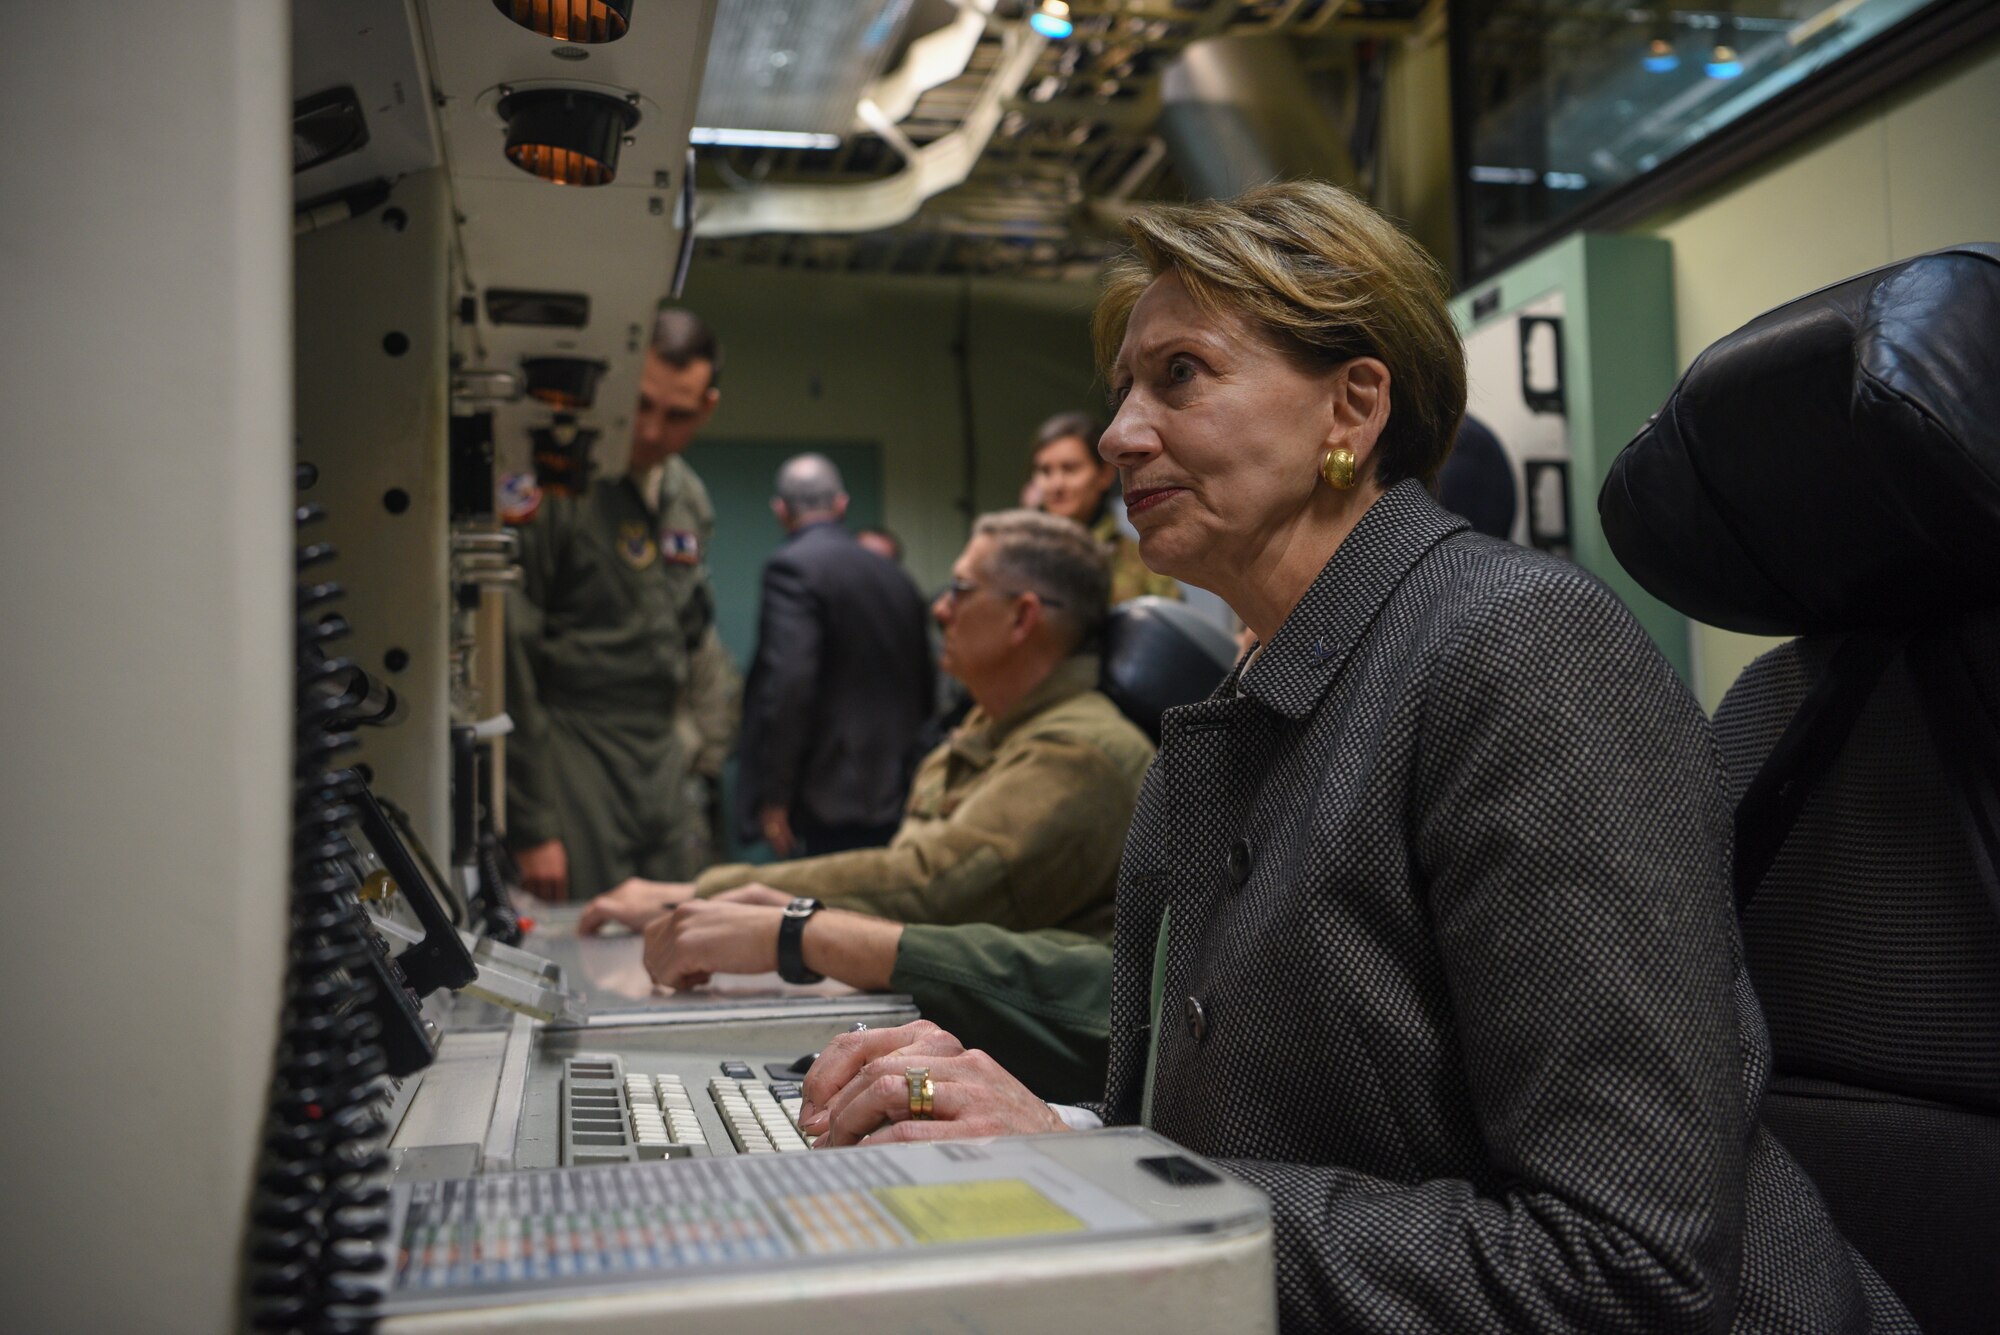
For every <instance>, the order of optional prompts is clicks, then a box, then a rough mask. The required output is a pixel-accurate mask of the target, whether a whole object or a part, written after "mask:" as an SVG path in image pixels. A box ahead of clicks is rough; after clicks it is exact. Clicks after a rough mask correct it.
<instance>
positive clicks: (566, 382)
mask: <svg viewBox="0 0 2000 1335" xmlns="http://www.w3.org/2000/svg"><path fill="white" fill-rule="evenodd" d="M608 369H609V368H608V367H606V366H605V364H604V363H603V362H599V361H592V360H590V359H589V358H587V357H527V358H524V359H522V362H521V373H522V375H524V376H526V377H527V381H528V395H529V397H530V398H536V399H540V400H541V401H542V402H543V403H546V404H550V405H552V406H554V407H557V408H588V407H589V406H590V405H591V403H592V402H593V401H594V400H595V399H596V398H597V380H598V377H599V376H602V375H603V374H604V373H605V371H606V370H608Z"/></svg>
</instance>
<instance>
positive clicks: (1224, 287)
mask: <svg viewBox="0 0 2000 1335" xmlns="http://www.w3.org/2000/svg"><path fill="white" fill-rule="evenodd" d="M1125 230H1126V231H1127V232H1128V233H1129V234H1130V235H1131V237H1132V241H1133V248H1132V249H1131V250H1130V251H1128V252H1127V253H1125V254H1124V255H1121V256H1119V257H1118V258H1117V259H1115V260H1113V261H1112V263H1111V266H1110V267H1109V268H1108V269H1107V270H1106V272H1105V279H1104V291H1103V295H1102V296H1100V297H1099V299H1098V303H1097V312H1096V314H1095V316H1094V317H1093V319H1092V321H1091V337H1092V340H1093V342H1094V344H1095V346H1096V352H1097V365H1098V370H1099V373H1100V374H1102V375H1104V376H1105V377H1106V379H1109V377H1110V373H1111V367H1112V363H1113V362H1115V361H1116V360H1117V357H1118V348H1119V345H1120V344H1122V343H1123V342H1124V341H1125V326H1126V325H1127V324H1128V323H1129V322H1130V320H1131V318H1132V308H1133V307H1134V306H1135V305H1137V304H1138V301H1139V296H1140V294H1141V293H1143V292H1144V291H1145V290H1146V288H1147V287H1148V286H1149V285H1150V284H1151V283H1152V281H1153V280H1154V279H1155V278H1158V277H1159V276H1160V275H1162V274H1164V273H1167V272H1168V271H1170V270H1171V271H1172V272H1174V273H1176V274H1178V275H1180V279H1181V281H1182V282H1183V283H1185V284H1186V285H1187V289H1188V294H1189V295H1190V296H1192V297H1193V298H1194V300H1195V301H1196V302H1197V303H1198V304H1199V305H1200V306H1201V307H1202V308H1203V309H1204V310H1208V311H1225V310H1226V311H1231V312H1234V313H1236V314H1238V315H1241V316H1243V317H1245V318H1247V319H1248V320H1250V321H1251V322H1252V323H1253V324H1255V325H1257V326H1259V327H1260V328H1262V329H1263V330H1264V331H1265V332H1266V333H1268V334H1269V335H1270V336H1271V338H1272V340H1273V341H1274V342H1275V343H1276V344H1277V345H1278V346H1279V347H1280V348H1282V349H1284V351H1285V352H1286V353H1287V354H1288V355H1290V356H1292V357H1293V358H1294V360H1296V361H1298V362H1299V363H1300V364H1302V365H1304V366H1307V367H1309V368H1331V367H1334V366H1338V365H1339V364H1340V363H1342V362H1345V361H1348V360H1350V359H1352V358H1355V357H1375V358H1378V359H1379V360H1381V362H1382V363H1383V364H1384V365H1386V366H1387V367H1388V368H1389V383H1390V391H1389V395H1390V413H1389V424H1388V425H1387V426H1386V427H1384V428H1383V431H1382V435H1381V438H1380V439H1379V440H1378V441H1377V442H1376V446H1375V477H1376V479H1377V481H1379V482H1380V483H1381V484H1382V485H1383V486H1388V485H1390V484H1392V483H1395V482H1399V481H1401V480H1402V479H1403V478H1406V477H1414V478H1418V479H1420V480H1422V481H1423V483H1424V484H1425V485H1426V486H1428V485H1430V484H1431V483H1432V482H1433V481H1434V480H1435V479H1436V477H1437V470H1438V467H1439V466H1440V465H1441V464H1443V463H1444V459H1445V456H1446V455H1447V454H1449V453H1450V452H1451V443H1452V440H1453V439H1454V438H1455V437H1456V436H1457V434H1458V423H1459V419H1460V418H1461V417H1463V416H1464V415H1465V347H1464V345H1463V344H1462V343H1461V342H1460V341H1459V337H1458V329H1457V326H1456V325H1454V324H1453V323H1452V319H1451V312H1450V310H1449V309H1448V308H1447V307H1446V304H1445V303H1446V300H1447V298H1448V296H1449V294H1450V285H1449V283H1448V282H1447V280H1446V278H1445V274H1444V270H1443V269H1442V268H1440V267H1439V265H1438V263H1437V261H1436V260H1434V259H1432V258H1431V257H1430V255H1429V254H1428V253H1426V252H1425V251H1424V249H1423V248H1422V247H1421V246H1419V245H1417V243H1416V242H1414V241H1412V240H1410V238H1409V237H1407V236H1405V235H1404V234H1403V233H1402V232H1401V231H1399V230H1398V229H1397V228H1396V226H1395V225H1394V224H1393V223H1391V222H1390V221H1389V220H1388V219H1387V218H1384V217H1383V216H1382V215H1381V214H1379V213H1377V212H1376V211H1375V210H1374V209H1372V208H1370V207H1369V206H1368V205H1367V204H1365V203H1363V202H1362V201H1361V200H1359V199H1357V198H1355V197H1354V196H1353V195H1351V194H1349V193H1348V192H1347V191H1345V190H1342V189H1341V188H1340V187H1338V186H1334V185H1328V184H1326V183H1325V182H1323V181H1286V182H1281V183H1279V184H1276V185H1265V186H1258V187H1257V188H1256V189H1254V190H1250V191H1247V192H1245V193H1244V194H1242V195H1240V196H1238V197H1237V198H1235V199H1230V200H1208V201H1204V202H1202V203H1198V204H1166V205H1155V206H1151V207H1148V208H1144V209H1141V210H1139V211H1138V212H1137V213H1136V214H1134V215H1133V216H1132V217H1131V218H1130V219H1128V220H1127V221H1126V224H1125Z"/></svg>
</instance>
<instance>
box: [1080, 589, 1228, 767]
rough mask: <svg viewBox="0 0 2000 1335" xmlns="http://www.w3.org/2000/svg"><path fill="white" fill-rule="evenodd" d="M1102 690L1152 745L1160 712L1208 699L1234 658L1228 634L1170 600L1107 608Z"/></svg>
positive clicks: (1152, 599) (1157, 733) (1136, 600)
mask: <svg viewBox="0 0 2000 1335" xmlns="http://www.w3.org/2000/svg"><path fill="white" fill-rule="evenodd" d="M1103 662H1104V669H1103V673H1102V675H1101V677H1100V682H1101V685H1100V687H1099V689H1101V690H1102V691H1103V692H1104V693H1105V694H1106V695H1108V696H1110V697H1111V700H1112V703H1114V704H1116V705H1117V706H1118V708H1119V710H1120V712H1122V713H1123V714H1124V715H1125V717H1126V718H1128V719H1130V720H1132V723H1133V724H1134V725H1135V726H1136V727H1137V728H1138V729H1139V730H1140V731H1141V732H1143V733H1145V734H1146V735H1147V736H1148V737H1150V738H1152V739H1153V743H1154V745H1158V744H1159V740H1160V715H1162V714H1164V713H1166V712H1167V711H1168V710H1169V709H1172V708H1174V707H1175V706H1177V705H1191V704H1194V703H1195V702H1196V701H1198V700H1206V699H1207V698H1208V696H1209V693H1210V692H1211V691H1213V690H1214V689H1215V688H1216V687H1217V686H1219V685H1221V684H1222V679H1223V678H1224V677H1226V676H1227V675H1229V669H1230V667H1231V666H1233V665H1234V664H1235V662H1236V642H1235V641H1234V640H1233V639H1231V638H1230V636H1229V632H1227V631H1225V630H1223V629H1222V627H1220V626H1218V625H1216V624H1215V623H1214V622H1213V621H1210V620H1209V619H1208V618H1207V617H1205V616H1203V615H1202V614H1201V613H1199V612H1197V611H1195V610H1194V609H1193V608H1191V607H1189V606H1187V605H1186V604H1185V603H1177V602H1175V601H1174V600H1173V599H1171V598H1156V597H1153V596H1151V595H1147V596H1146V597H1143V598H1134V599H1131V600H1130V601H1129V602H1123V603H1120V604H1118V605H1117V606H1116V607H1114V608H1112V609H1111V616H1110V619H1109V620H1108V621H1107V622H1106V623H1105V627H1104V655H1103Z"/></svg>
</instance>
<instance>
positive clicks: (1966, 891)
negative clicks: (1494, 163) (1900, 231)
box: [1599, 246, 2000, 1335]
mask: <svg viewBox="0 0 2000 1335" xmlns="http://www.w3.org/2000/svg"><path fill="white" fill-rule="evenodd" d="M1599 509H1600V512H1601V513H1602V514H1603V516H1604V527H1605V532H1606V535H1607V537H1608V538H1609V539H1610V541H1611V544H1612V547H1613V550H1614V551H1615V552H1616V554H1617V555H1618V558H1619V560H1620V561H1621V562H1622V563H1623V564H1624V565H1625V566H1626V568H1627V569H1628V570H1630V571H1631V572H1632V573H1633V575H1634V576H1635V578H1637V579H1638V580H1639V581H1640V583H1641V584H1642V585H1644V586H1645V587H1646V588H1647V589H1648V590H1649V591H1650V592H1652V593H1653V594H1655V595H1656V596H1658V597H1660V598H1661V599H1663V600H1664V601H1666V602H1668V603H1669V604H1671V605H1673V606H1675V607H1677V608H1678V609H1679V610H1681V611H1683V612H1685V613H1687V614H1688V615H1689V616H1692V617H1695V618H1697V619H1698V620H1702V621H1706V622H1709V623H1711V624H1716V625H1722V626H1728V627H1732V628H1735V629H1742V630H1754V631H1759V632H1763V633H1767V634H1797V635H1803V636H1804V638H1801V639H1798V640H1795V641H1792V642H1791V643H1788V644H1785V645H1783V646H1781V647H1779V648H1777V649H1774V650H1772V651H1771V652H1769V653H1767V654H1765V655H1764V656H1763V657H1761V658H1759V659H1758V660H1757V661H1756V662H1755V663H1753V664H1752V665H1751V666H1750V667H1749V668H1747V669H1745V671H1744V672H1743V674H1742V675H1741V676H1740V677H1739V678H1738V679H1737V681H1736V683H1735V685H1734V686H1733V687H1732V688H1731V689H1730V691H1729V692H1728V694H1727V695H1726V696H1725V697H1724V699H1723V702H1722V704H1721V706H1720V707H1719V708H1718V710H1717V711H1716V717H1715V725H1716V731H1717V736H1718V740H1719V741H1720V744H1721V746H1722V750H1723V754H1724V759H1725V762H1726V764H1727V767H1728V772H1729V780H1730V783H1731V785H1732V789H1733V795H1734V796H1735V797H1736V799H1737V800H1738V802H1739V809H1738V840H1737V852H1738V858H1739V864H1740V865H1739V878H1740V884H1739V894H1740V895H1741V896H1744V897H1745V902H1744V905H1743V910H1742V918H1741V924H1742V932H1743V943H1744V952H1745V960H1746V963H1747V965H1748V968H1749V972H1750V975H1751V978H1752V980H1753V981H1754V983H1755V985H1756V988H1757V993H1758V996H1759V999H1760V1000H1761V1001H1762V1003H1763V1007H1764V1012H1765V1017H1766V1020H1767V1022H1768V1024H1769V1028H1770V1033H1771V1046H1772V1059H1773V1070H1772V1075H1771V1081H1770V1084H1769V1088H1768V1092H1767V1096H1766V1099H1765V1103H1764V1107H1763V1117H1764V1120H1765V1123H1766V1125H1767V1126H1768V1127H1769V1128H1770V1130H1771V1131H1772V1133H1773V1134H1774V1135H1776V1136H1777V1138H1778V1139H1779V1140H1780V1141H1781V1142H1782V1143H1783V1144H1784V1145H1785V1146H1786V1148H1787V1149H1788V1150H1790V1151H1791V1153H1792V1154H1793V1156H1794V1157H1795V1158H1796V1159H1797V1160H1798V1161H1799V1163H1800V1166H1801V1167H1803V1168H1804V1169H1805V1170H1806V1171H1807V1172H1808V1173H1809V1174H1810V1175H1811V1176H1812V1177H1813V1179H1814V1181H1815V1182H1816V1183H1817V1185H1818V1186H1819V1188H1820V1190H1821V1192H1822V1194H1823V1195H1824V1196H1825V1198H1826V1201H1827V1205H1828V1208H1829V1209H1830V1211H1831V1212H1832V1214H1833V1217H1834V1219H1835V1221H1836V1222H1837V1223H1838V1224H1839V1225H1840V1227H1841V1229H1842V1230H1843V1231H1844V1232H1845V1233H1846V1234H1847V1237H1848V1238H1849V1240H1850V1241H1851V1242H1853V1243H1854V1245H1855V1246H1856V1247H1857V1248H1858V1249H1859V1250H1860V1251H1861V1253H1862V1254H1863V1255H1864V1256H1866V1257H1867V1258H1868V1259H1869V1261H1870V1262H1871V1263H1873V1264H1874V1266H1875V1267H1876V1269H1877V1270H1878V1271H1879V1272H1880V1273H1881V1274H1882V1276H1883V1278H1884V1279H1886V1280H1887V1281H1888V1282H1889V1283H1890V1285H1891V1286H1892V1287H1894V1288H1895V1290H1896V1291H1897V1293H1898V1294H1899V1295H1900V1296H1901V1297H1902V1298H1903V1300H1904V1302H1905V1303H1906V1304H1908V1306H1909V1307H1910V1309H1911V1311H1912V1313H1913V1314H1914V1315H1915V1316H1916V1317H1917V1319H1918V1321H1919V1322H1920V1323H1921V1324H1922V1326H1923V1328H1924V1329H1925V1330H1926V1331H1929V1332H1931V1333H1932V1335H1953V1333H1954V1332H1972V1331H1987V1330H1991V1329H1993V1327H1994V1321H1995V1319H1996V1318H1995V1314H1996V1313H2000V893H1997V892H1996V883H1993V882H1992V880H1991V873H1990V869H1984V870H1983V869H1982V865H1981V864H1982V859H1984V860H1986V861H1988V862H1990V861H1991V860H1992V854H1993V849H1990V848H1989V842H1990V836H1988V837H1982V835H1981V833H1980V830H1981V827H1980V825H1979V822H1978V820H1977V819H1976V812H1977V811H1978V810H1979V803H1980V802H1981V801H1982V800H1984V801H1987V802H1988V803H1989V804H1990V802H1991V800H1992V798H1993V795H1994V793H1995V792H2000V789H1995V788H1994V786H1993V784H1992V783H1991V775H1992V774H1994V773H2000V754H1992V753H1993V752H1995V751H1996V750H2000V747H1996V745H1995V743H1994V741H1993V739H1995V738H2000V247H1993V246H1967V247H1957V248H1954V249H1953V250H1950V251H1946V252H1939V253H1937V254H1934V255H1928V256H1919V257H1917V258H1915V259H1912V260H1907V261H1904V262H1902V263H1900V264H1896V265H1891V266H1888V267H1887V268H1884V269H1881V270H1877V271H1875V272H1873V273H1869V274H1863V275H1860V276H1858V277H1856V278H1853V279H1849V280H1847V281H1846V282H1844V283H1839V284H1835V285H1833V286H1832V287H1829V288H1827V289H1825V290H1823V291H1821V292H1818V293H1814V294H1812V295H1810V296H1808V297H1804V298H1801V299H1800V300H1798V301H1796V302H1792V303H1789V304H1787V305H1785V306H1782V307H1779V308H1778V309H1777V310H1775V311H1771V312H1769V313H1767V314H1765V315H1763V316H1760V317H1759V318H1758V319H1757V320H1754V321H1752V322H1751V323H1750V324H1749V325H1746V326H1745V327H1744V328H1743V329H1741V330H1739V331H1737V332H1736V333H1735V334H1732V335H1730V336H1729V337H1728V338H1725V339H1722V340H1720V341H1719V342H1718V343H1717V344H1716V345H1715V346H1713V347H1711V348H1710V349H1709V350H1708V351H1706V352H1705V353H1703V354H1702V356H1701V357H1700V358H1698V359H1697V360H1696V362H1695V364H1694V365H1693V366H1691V367H1690V368H1689V370H1688V372H1687V374H1686V376H1684V377H1683V379H1682V381H1681V383H1680V385H1678V386H1677V387H1676V388H1675V390H1674V393H1673V394H1672V395H1671V396H1670V397H1669V399H1668V401H1667V403H1666V404H1665V405H1664V406H1663V407H1662V409H1661V411H1660V412H1659V414H1657V415H1656V416H1655V418H1654V420H1653V421H1652V422H1651V423H1649V424H1648V426H1647V427H1646V429H1645V430H1644V431H1642V432H1641V433H1640V434H1639V436H1638V437H1637V438H1636V439H1635V440H1634V441H1633V442H1632V443H1631V444H1630V445H1628V446H1627V447H1626V450H1625V452H1624V453H1623V454H1622V455H1621V456H1620V457H1619V459H1618V460H1617V461H1616V463H1615V464H1614V466H1613V469H1612V472H1611V475H1610V477H1609V479H1608V480H1607V482H1606V484H1605V488H1604V491H1603V493H1602V495H1601V496H1600V498H1599ZM1871 645H1879V646H1881V648H1880V650H1879V651H1877V650H1874V649H1871V648H1870V646H1871ZM1853 650H1860V651H1862V652H1858V653H1857V652H1851V651H1853ZM1946 655H1948V656H1949V658H1950V661H1952V662H1954V663H1959V664H1963V665H1964V667H1965V669H1966V671H1965V673H1964V685H1963V688H1962V689H1954V690H1953V691H1951V692H1949V693H1947V692H1946V691H1944V689H1943V688H1942V687H1941V686H1940V684H1939V683H1940V681H1941V680H1943V678H1942V677H1940V675H1939V674H1938V671H1937V669H1936V667H1935V666H1934V665H1935V664H1937V663H1939V662H1942V661H1945V656H1946ZM1843 680H1845V681H1847V682H1849V683H1850V684H1851V689H1848V688H1844V687H1843V688H1837V689H1836V687H1835V684H1836V683H1840V682H1842V681H1843ZM1841 696H1844V697H1845V699H1846V701H1847V705H1846V707H1842V706H1840V705H1830V704H1829V701H1830V700H1833V699H1836V698H1838V697H1841ZM1795 719H1800V720H1802V723H1801V725H1800V727H1799V728H1798V729H1794V728H1793V723H1794V720H1795ZM1954 721H1955V722H1956V723H1957V724H1959V725H1962V728H1960V729H1958V731H1959V732H1960V733H1962V736H1953V735H1951V730H1950V725H1951V724H1952V723H1953V722H1954ZM1941 726H1943V727H1946V728H1947V731H1946V733H1945V734H1944V744H1945V745H1948V746H1950V747H1951V752H1952V753H1951V755H1949V756H1947V755H1946V754H1945V753H1944V752H1943V751H1941V749H1940V737H1941V732H1940V728H1941ZM1815 728H1817V729H1819V730H1820V736H1819V738H1818V739H1817V740H1818V741H1819V742H1820V743H1822V744H1821V745H1819V746H1817V747H1815V746H1813V745H1812V744H1811V733H1812V731H1813V729H1815ZM1788 730H1791V731H1790V734H1789V735H1788ZM1965 738H1973V739H1976V741H1975V742H1974V743H1971V744H1967V743H1966V742H1965V741H1964V739H1965ZM1802 741H1804V742H1805V744H1804V745H1799V744H1798V743H1801V742H1802ZM1774 752H1776V753H1778V758H1776V759H1774V756H1773V753H1774ZM1968 754H1971V755H1972V761H1971V762H1970V763H1968V761H1967V759H1966V757H1967V755H1968ZM1801 757H1804V758H1803V759H1801ZM1760 774H1763V775H1764V780H1763V782H1762V783H1761V784H1758V783H1757V781H1758V776H1759V775H1760ZM1780 779H1782V780H1784V781H1783V782H1774V781H1775V780H1780ZM1753 785H1755V788H1753ZM1757 788H1761V789H1762V793H1761V794H1759V793H1758V792H1757V791H1756V789H1757ZM1746 793H1750V794H1751V795H1752V797H1753V801H1751V802H1745V801H1744V800H1743V799H1744V797H1745V795H1746ZM1801 795H1802V800H1801ZM1760 796H1761V797H1762V798H1765V799H1769V800H1766V801H1762V802H1761V803H1760V802H1759V801H1758V800H1755V799H1757V798H1759V797H1760ZM1774 813H1775V814H1774ZM1968 813H1975V815H1968ZM1760 832H1761V833H1763V834H1766V835H1769V836H1770V837H1769V838H1765V839H1761V840H1760V838H1759V837H1758V836H1759V834H1760ZM1746 835H1747V836H1750V837H1746ZM1773 840H1775V843H1773ZM1760 842H1761V843H1762V844H1763V845H1764V846H1765V847H1764V849H1763V851H1762V853H1761V854H1760V853H1758V852H1757V851H1756V849H1757V845H1758V844H1759V843H1760ZM1995 847H1996V848H2000V845H1995ZM1764 856H1768V858H1769V860H1768V864H1764V863H1763V861H1762V858H1763V857H1764ZM1746 868H1747V870H1746Z"/></svg>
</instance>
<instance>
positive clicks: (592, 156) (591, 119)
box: [500, 88, 639, 185]
mask: <svg viewBox="0 0 2000 1335" xmlns="http://www.w3.org/2000/svg"><path fill="white" fill-rule="evenodd" d="M500 119H502V120H504V121H506V122H507V159H508V161H510V162H512V163H513V164H514V165H515V166H516V167H519V168H520V169H521V170H522V171H524V172H527V173H529V174H530V175H532V176H539V177H541V178H542V179H543V180H544V181H553V182H554V183H555V184H557V185H608V184H610V182H611V180H612V178H613V177H615V176H616V175H617V174H618V146H619V145H620V144H621V143H623V142H624V140H625V135H626V132H627V131H629V130H631V128H632V127H633V126H635V125H637V124H638V123H639V108H637V107H636V106H633V105H632V104H631V103H630V102H621V101H619V100H618V99H617V98H615V97H606V96H605V95H604V94H602V93H588V92H584V91H583V90H582V89H579V88H537V89H534V90H532V91H529V92H521V93H509V94H508V95H507V96H505V97H503V98H501V99H500Z"/></svg>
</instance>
